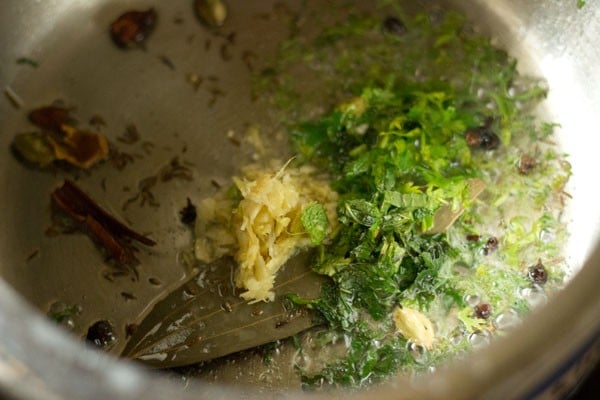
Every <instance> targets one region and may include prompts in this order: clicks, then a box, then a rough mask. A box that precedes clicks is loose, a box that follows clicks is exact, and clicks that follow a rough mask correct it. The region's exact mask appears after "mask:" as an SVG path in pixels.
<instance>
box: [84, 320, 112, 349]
mask: <svg viewBox="0 0 600 400" xmlns="http://www.w3.org/2000/svg"><path fill="white" fill-rule="evenodd" d="M85 339H86V340H87V341H88V342H90V343H91V344H93V345H95V346H97V347H99V348H101V349H105V350H106V349H108V348H110V347H111V346H112V345H113V344H114V343H115V342H116V341H117V338H116V337H115V333H114V328H113V326H112V324H111V323H110V322H108V321H104V320H102V321H97V322H96V323H94V324H93V325H92V326H90V327H89V329H88V332H87V335H86V337H85Z"/></svg>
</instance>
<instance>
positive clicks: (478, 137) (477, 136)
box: [465, 118, 500, 150]
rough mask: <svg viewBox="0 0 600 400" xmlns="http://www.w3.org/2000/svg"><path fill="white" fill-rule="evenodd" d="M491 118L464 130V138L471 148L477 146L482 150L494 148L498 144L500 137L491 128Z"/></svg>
mask: <svg viewBox="0 0 600 400" xmlns="http://www.w3.org/2000/svg"><path fill="white" fill-rule="evenodd" d="M492 122H493V121H492V119H491V118H490V119H488V120H486V121H485V124H484V125H482V126H480V127H477V128H472V129H468V130H467V131H466V132H465V140H466V141H467V144H468V145H469V147H471V148H479V149H483V150H494V149H497V148H498V146H500V138H499V137H498V135H496V134H495V133H494V131H493V130H492V127H491V125H492Z"/></svg>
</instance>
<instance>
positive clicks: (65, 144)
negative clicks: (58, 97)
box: [13, 106, 109, 169]
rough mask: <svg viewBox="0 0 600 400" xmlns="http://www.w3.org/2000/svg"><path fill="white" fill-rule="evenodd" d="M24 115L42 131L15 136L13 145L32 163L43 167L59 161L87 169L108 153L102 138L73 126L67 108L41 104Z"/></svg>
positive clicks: (106, 141) (105, 142)
mask: <svg viewBox="0 0 600 400" xmlns="http://www.w3.org/2000/svg"><path fill="white" fill-rule="evenodd" d="M28 117H29V120H30V121H31V122H32V123H33V124H34V125H35V126H37V127H38V128H40V129H42V132H34V133H24V134H18V135H16V136H15V139H14V140H13V148H14V149H15V150H16V151H17V153H19V154H20V155H21V156H22V157H23V158H24V159H25V160H27V161H29V162H31V163H33V164H36V165H38V166H40V167H46V166H48V165H50V164H51V163H52V162H53V161H57V160H62V161H65V162H67V163H69V164H71V165H73V166H75V167H77V168H83V169H87V168H90V167H92V166H93V165H95V164H96V163H98V162H99V161H101V160H103V159H104V158H105V157H106V156H107V155H108V153H109V145H108V140H106V137H104V136H103V135H102V134H100V133H93V132H87V131H83V130H81V129H79V128H77V127H76V126H75V124H76V121H75V120H74V119H73V118H72V117H71V116H70V114H69V109H67V108H64V107H59V106H47V107H41V108H37V109H35V110H33V111H31V112H30V113H29V115H28Z"/></svg>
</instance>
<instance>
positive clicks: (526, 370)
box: [0, 0, 600, 399]
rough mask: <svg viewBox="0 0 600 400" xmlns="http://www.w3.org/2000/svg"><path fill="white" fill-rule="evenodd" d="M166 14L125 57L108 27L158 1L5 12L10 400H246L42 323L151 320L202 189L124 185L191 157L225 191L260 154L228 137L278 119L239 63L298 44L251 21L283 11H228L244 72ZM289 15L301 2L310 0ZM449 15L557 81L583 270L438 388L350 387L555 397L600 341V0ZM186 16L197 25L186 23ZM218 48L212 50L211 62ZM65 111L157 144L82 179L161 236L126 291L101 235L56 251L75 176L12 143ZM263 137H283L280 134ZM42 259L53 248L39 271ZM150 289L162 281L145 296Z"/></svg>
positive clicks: (555, 100) (573, 248)
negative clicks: (52, 233) (55, 109)
mask: <svg viewBox="0 0 600 400" xmlns="http://www.w3.org/2000/svg"><path fill="white" fill-rule="evenodd" d="M156 3H158V4H159V6H157V7H156V8H157V11H158V13H159V15H160V17H161V19H160V21H159V24H160V25H159V26H160V27H162V28H163V29H157V31H156V32H155V33H154V34H153V37H152V41H151V42H150V44H149V46H148V49H147V51H145V52H144V51H137V52H128V53H125V52H119V51H116V50H115V48H114V46H113V44H112V43H110V41H109V40H108V38H107V33H106V27H107V26H108V24H109V23H110V21H111V19H112V18H114V17H115V15H116V14H118V13H119V12H120V11H122V10H124V9H127V8H130V7H132V6H139V7H146V4H142V3H140V2H136V1H121V2H118V3H117V2H112V1H108V0H107V1H100V0H98V1H85V0H80V1H76V0H47V1H44V2H39V1H33V0H31V1H24V0H4V1H3V2H2V3H1V4H0V30H1V31H2V39H1V40H0V57H1V60H2V62H1V63H0V86H2V87H3V88H4V87H9V88H10V89H11V90H12V91H14V92H15V93H17V94H18V96H19V97H20V98H21V99H22V101H23V107H22V108H21V109H15V108H14V107H12V106H11V105H10V103H9V102H8V101H6V99H3V100H1V101H0V126H1V127H2V130H1V132H0V149H2V151H3V155H2V156H0V186H1V187H3V188H5V193H6V194H5V196H3V201H2V205H3V207H2V208H1V209H0V223H1V225H0V226H1V229H0V271H1V275H2V278H3V280H2V281H0V332H2V335H1V337H0V387H1V389H0V393H5V394H6V395H10V396H14V397H18V398H49V399H54V398H56V399H63V398H64V399H72V398H90V399H95V398H97V399H104V398H123V399H134V398H140V397H141V396H144V397H146V398H151V399H152V398H167V397H173V396H177V397H178V398H190V399H191V398H195V399H197V398H211V399H212V398H234V397H232V396H238V395H239V394H240V393H238V392H237V391H238V390H239V388H235V387H224V386H217V385H206V384H201V383H196V382H189V383H187V384H185V385H182V384H181V382H174V381H173V380H169V379H168V378H166V377H162V376H161V377H158V376H155V375H154V374H152V375H150V374H149V373H148V372H146V371H143V370H140V369H137V368H132V367H131V366H130V365H126V364H124V363H121V362H117V361H115V360H113V359H111V358H109V357H107V356H105V355H104V354H99V353H98V352H95V351H90V350H88V349H86V348H84V347H83V346H82V345H81V343H80V342H79V340H78V339H77V340H73V338H72V337H70V336H68V335H65V334H64V332H62V331H60V330H58V329H56V328H55V327H54V326H53V325H52V324H50V323H48V322H47V321H46V320H45V318H44V317H43V316H42V315H41V313H39V312H38V311H34V310H35V308H39V309H42V310H44V309H47V308H48V306H49V304H48V302H49V299H52V298H57V299H59V298H60V299H61V300H66V301H73V302H84V303H85V305H84V310H85V312H83V313H82V317H81V320H79V321H77V322H78V324H79V325H80V326H82V327H85V326H87V325H89V324H90V323H92V322H93V318H94V315H96V314H97V313H98V312H99V311H105V310H106V307H107V305H112V306H110V307H109V309H110V311H111V315H112V318H114V320H115V321H119V323H120V324H121V325H124V324H126V323H127V321H129V320H134V319H135V318H136V317H137V316H138V315H141V314H142V313H143V312H144V311H145V310H146V309H147V307H149V306H150V305H151V304H152V302H153V301H154V300H155V299H156V297H157V296H158V295H159V294H160V293H161V292H163V291H165V290H168V288H169V285H174V284H176V283H177V282H178V281H180V280H181V279H183V278H184V276H185V269H184V268H183V266H182V265H181V264H180V263H179V262H178V261H177V254H178V252H179V250H182V249H184V248H185V247H186V246H187V243H188V240H189V236H188V235H189V234H188V232H187V231H186V230H185V229H183V228H181V229H179V228H173V226H175V225H174V224H173V221H176V218H177V214H176V212H177V210H178V209H179V208H180V207H181V206H182V205H184V204H185V203H184V202H185V199H186V197H187V196H189V195H190V191H191V190H190V187H189V186H188V185H189V183H188V182H185V181H173V182H168V183H164V184H163V185H164V186H163V187H161V190H160V191H157V193H156V194H157V198H158V200H159V201H160V203H161V207H158V208H150V207H147V206H145V207H139V206H137V205H135V206H132V207H129V208H127V209H126V210H123V209H122V208H121V205H122V204H123V203H124V202H126V201H127V199H128V198H129V197H131V194H132V193H131V192H127V191H124V190H123V188H124V187H130V188H132V189H130V190H134V189H135V187H136V185H137V183H138V182H139V181H140V180H142V179H144V178H145V177H147V176H149V175H150V174H154V173H156V172H158V171H160V169H161V168H162V167H163V166H165V165H166V164H168V163H169V161H170V160H171V159H172V158H173V156H178V157H179V158H180V160H183V161H189V162H191V163H192V166H191V169H192V171H193V175H194V178H195V179H194V181H193V182H194V183H193V184H192V185H193V190H194V191H195V192H197V193H199V192H208V191H211V190H213V189H212V188H211V185H210V180H211V179H216V180H226V179H227V178H228V177H229V176H231V174H232V173H233V172H234V170H235V166H236V165H238V163H242V162H244V161H245V160H250V159H251V157H252V153H251V152H250V151H246V150H244V149H237V148H232V146H231V143H230V141H229V140H228V138H227V132H228V131H230V130H231V131H234V132H236V134H241V133H242V132H243V130H244V129H245V128H244V125H245V124H246V123H248V122H261V121H268V118H269V117H268V113H267V112H266V110H261V109H257V108H256V107H254V106H253V105H252V102H251V100H250V96H249V91H250V83H249V81H248V71H247V67H246V66H245V65H244V63H243V62H242V61H241V59H240V57H241V53H242V52H243V51H244V50H245V49H252V50H253V51H255V52H257V53H260V54H269V52H272V51H273V50H274V48H275V46H276V44H277V41H276V40H274V38H278V37H282V36H283V35H284V34H285V27H284V26H282V24H281V23H277V19H276V18H275V19H271V20H258V19H256V18H251V16H254V15H257V14H260V13H263V12H266V11H269V10H270V9H271V6H272V3H273V2H271V1H264V2H263V1H261V2H258V1H256V2H234V1H231V2H230V3H231V15H230V18H231V20H230V22H231V23H232V25H233V26H235V27H236V32H237V35H236V43H235V46H232V47H231V49H230V50H231V52H232V55H233V60H232V61H231V62H224V61H223V59H222V54H221V53H220V46H222V44H223V43H225V40H226V39H224V38H222V37H215V36H212V35H210V34H209V33H208V31H206V30H205V29H203V28H202V27H201V26H200V25H199V24H198V23H197V21H196V20H195V18H194V17H193V15H192V13H191V6H190V4H188V2H160V3H159V2H156ZM290 3H291V4H292V6H294V5H295V6H298V3H299V2H290ZM313 3H314V2H313ZM423 3H429V2H423ZM450 3H452V4H453V5H454V6H456V7H458V8H461V9H463V10H464V11H465V12H466V13H467V14H468V15H469V16H470V17H471V18H473V20H474V21H476V22H477V23H478V25H480V26H481V27H482V28H483V29H487V30H489V31H490V32H491V33H493V35H494V37H496V38H497V40H498V42H499V43H500V44H501V45H503V46H505V47H506V48H508V49H509V50H510V52H511V53H512V54H514V55H515V56H517V57H518V58H519V60H520V62H521V68H523V69H524V71H526V72H529V73H534V74H537V75H542V76H544V77H545V78H546V79H547V81H548V85H549V87H550V88H551V90H550V95H549V97H548V100H547V102H546V103H545V105H544V108H543V109H542V110H540V113H541V114H543V115H546V116H548V117H549V118H550V119H551V120H553V121H557V122H558V123H560V125H561V128H560V132H559V140H560V141H561V145H562V146H563V147H564V149H565V151H566V152H567V153H568V154H570V161H571V163H572V165H573V172H574V175H573V178H572V180H571V183H570V187H569V191H570V193H572V195H573V199H572V204H571V207H570V214H569V216H568V218H570V219H571V220H572V224H571V232H572V236H571V240H570V242H569V248H568V251H567V254H568V256H569V260H570V261H571V263H572V264H573V265H576V266H579V265H581V266H583V268H581V270H580V271H577V272H576V274H575V276H574V278H573V280H572V282H571V283H570V285H569V286H568V287H567V289H566V290H565V291H564V292H562V293H560V294H559V295H558V296H556V297H555V298H554V299H553V300H552V301H551V302H550V303H549V305H548V306H546V307H545V308H544V309H542V310H540V311H539V312H537V313H535V314H534V315H533V316H531V318H529V319H528V320H526V321H525V323H524V324H523V326H522V327H520V328H519V329H518V330H517V331H516V332H515V333H514V334H512V335H509V336H508V337H506V338H504V339H502V340H499V341H498V342H496V343H494V344H492V346H490V348H489V349H487V350H486V351H485V352H480V353H476V354H474V355H473V356H472V357H470V358H469V359H468V360H467V361H466V362H457V363H456V364H453V365H451V366H450V367H449V368H444V369H442V370H441V371H439V372H437V373H435V374H433V375H431V376H428V377H427V382H418V381H417V382H407V381H405V380H398V381H395V382H392V383H390V384H388V385H384V386H382V387H380V388H376V389H373V390H371V391H370V392H369V393H353V394H352V395H353V396H355V397H356V398H362V397H367V396H369V397H372V396H373V395H375V393H376V395H377V397H378V398H399V397H401V398H419V397H422V398H439V399H444V398H456V399H458V398H474V397H479V398H491V399H495V398H498V399H504V398H515V397H522V396H526V395H528V394H532V393H537V391H539V390H543V387H544V386H545V385H546V384H547V381H548V379H550V378H551V377H554V376H556V374H557V371H559V370H560V369H561V368H562V366H563V365H565V362H568V361H569V360H570V359H571V358H573V355H576V354H578V352H579V351H580V350H581V349H584V348H585V347H586V346H588V345H590V343H594V338H597V337H598V333H599V332H600V295H598V292H597V287H596V286H597V282H599V281H600V268H598V267H599V266H600V250H599V247H598V238H599V237H598V234H599V228H600V208H599V207H597V206H596V203H597V202H598V195H599V194H598V190H597V188H596V187H595V185H593V184H590V182H595V179H594V173H595V171H598V170H599V169H600V165H599V164H600V159H599V158H598V156H597V149H598V147H599V145H600V143H599V141H600V135H597V134H596V130H598V126H600V73H598V72H597V65H599V63H600V47H598V46H596V45H595V42H596V38H597V37H598V35H599V34H600V3H598V2H595V1H588V2H587V3H588V4H587V5H586V6H585V7H583V8H582V9H581V10H579V9H578V8H577V7H576V1H560V0H552V1H548V0H539V1H527V2H523V1H518V0H507V1H494V2H490V1H485V0H473V1H458V0H457V1H451V2H450ZM140 4H141V5H140ZM178 18H181V19H183V23H181V24H175V23H174V22H173V20H174V19H178ZM209 38H210V39H211V43H212V45H211V47H210V48H209V49H208V50H207V49H206V47H207V45H206V43H207V42H206V40H207V39H209ZM261 38H262V39H261ZM22 56H27V57H30V58H32V59H36V60H40V66H39V67H38V68H36V69H33V68H29V67H27V66H23V65H17V64H16V63H15V62H14V60H16V59H17V58H19V57H22ZM161 56H166V57H168V58H169V59H170V60H172V61H173V63H174V66H175V68H174V69H170V68H169V67H168V66H166V65H165V64H164V63H161V62H160V61H159V57H161ZM190 73H198V74H203V75H206V76H209V75H214V76H215V77H216V78H217V79H215V80H213V84H214V85H215V86H213V88H216V89H219V90H222V91H223V92H224V93H225V95H224V96H220V97H219V98H217V100H216V102H215V104H214V106H212V107H211V106H209V103H210V102H211V99H212V97H211V93H210V90H209V88H208V87H203V88H202V90H199V91H198V92H195V91H194V90H193V89H192V88H191V87H190V84H189V82H187V81H186V76H188V74H190ZM56 99H63V100H64V101H66V102H67V104H70V105H73V106H75V107H76V111H75V115H76V116H77V117H78V119H79V120H80V121H81V122H82V123H85V122H86V121H87V120H88V119H89V118H91V117H92V116H93V115H94V114H99V115H102V117H103V118H104V119H105V120H106V122H107V126H106V127H105V128H104V129H103V131H104V132H105V133H106V135H107V136H108V137H109V138H111V139H114V138H116V137H118V136H119V135H121V134H122V133H123V132H124V131H125V128H126V126H127V124H131V123H134V124H135V125H136V126H137V128H138V130H139V131H140V133H141V135H142V138H143V140H147V141H152V143H154V147H152V149H151V151H150V154H146V153H144V149H143V148H141V147H140V146H139V145H137V146H136V145H132V146H131V147H129V148H128V147H127V146H125V145H123V146H121V145H119V147H120V148H122V149H123V150H128V151H130V152H132V153H136V154H139V155H140V156H141V157H140V158H136V161H135V163H134V164H131V165H129V166H127V167H126V168H125V169H124V170H123V171H118V170H116V169H114V168H111V167H110V166H109V165H104V166H102V167H101V169H100V170H95V171H93V172H92V173H91V174H90V175H86V176H84V178H85V179H82V182H83V183H82V186H83V187H84V188H85V189H86V190H89V191H90V192H91V193H92V194H93V195H94V196H95V197H96V198H97V199H98V201H99V202H101V203H102V204H110V205H111V206H112V207H113V208H112V209H111V211H112V212H114V213H115V214H117V215H118V216H119V217H121V218H123V219H126V220H127V221H129V222H131V223H132V224H133V225H134V226H135V227H136V228H137V229H138V230H140V231H144V232H150V233H151V235H152V236H155V237H160V238H161V239H162V241H161V244H160V246H159V247H157V248H156V249H153V250H152V251H142V252H141V254H140V258H141V259H142V261H143V269H142V270H141V271H140V279H139V281H135V282H134V281H130V280H121V281H119V286H118V287H117V288H115V285H114V284H112V283H110V282H107V281H106V280H105V279H103V278H102V276H101V271H102V270H103V268H105V267H104V264H103V262H102V259H101V257H100V256H98V255H97V253H96V252H95V251H90V248H91V246H92V245H91V244H90V243H89V241H88V240H87V238H85V237H82V236H77V235H72V236H66V237H61V240H60V244H57V241H56V240H54V239H53V238H49V237H47V236H46V235H45V234H44V231H45V229H46V228H47V227H48V226H49V224H50V219H49V212H48V210H49V196H48V195H49V193H50V191H51V190H52V189H53V188H54V187H56V186H57V185H58V184H59V183H60V182H61V181H62V178H63V177H64V176H66V174H64V173H61V172H55V173H48V172H43V171H32V170H30V169H26V168H23V166H22V165H21V164H20V163H18V162H17V161H16V160H15V159H14V157H12V156H11V154H10V152H9V150H8V149H9V143H10V141H11V139H12V137H13V135H14V134H15V133H17V132H26V131H28V130H31V126H30V125H29V124H28V122H27V121H26V118H25V115H26V110H28V109H30V108H33V107H36V106H41V105H45V104H48V103H50V102H52V101H54V100H56ZM267 134H268V135H271V137H272V138H273V140H274V141H276V140H277V135H276V132H275V131H273V132H267ZM282 146H284V145H283V144H282ZM232 160H235V163H234V162H232ZM103 181H104V184H103ZM103 186H106V187H107V188H108V190H106V191H105V190H103V189H102V187H103ZM36 250H37V251H39V253H36V255H35V256H34V257H33V258H31V259H28V257H29V255H30V254H33V253H32V252H34V251H36ZM90 254H91V255H92V256H90ZM150 277H155V278H158V279H159V280H160V281H161V282H162V285H161V286H159V287H149V286H148V285H147V282H148V278H150ZM73 282H85V284H82V285H73ZM57 288H62V289H57ZM15 289H16V290H15ZM123 291H128V292H132V293H135V295H136V298H137V300H136V301H129V302H125V301H124V300H123V298H122V296H121V292H123ZM32 306H33V307H32ZM34 307H35V308H34ZM121 328H122V326H121ZM78 334H81V332H79V333H78ZM550 380H551V379H550ZM184 387H185V390H184ZM540 388H541V389H540ZM232 391H233V392H235V393H232ZM374 391H375V393H374ZM244 395H245V396H248V397H261V398H265V397H267V398H268V397H275V396H278V398H296V397H303V394H302V393H301V392H296V391H286V392H284V393H277V394H272V393H271V392H269V391H264V390H258V389H252V390H245V391H244ZM331 396H332V397H346V396H347V394H346V393H343V392H337V393H333V394H331Z"/></svg>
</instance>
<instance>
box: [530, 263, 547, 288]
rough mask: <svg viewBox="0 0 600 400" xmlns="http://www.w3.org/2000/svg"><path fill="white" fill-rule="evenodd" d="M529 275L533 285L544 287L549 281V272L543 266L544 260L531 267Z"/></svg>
mask: <svg viewBox="0 0 600 400" xmlns="http://www.w3.org/2000/svg"><path fill="white" fill-rule="evenodd" d="M527 275H528V276H529V279H530V280H531V281H532V282H533V283H537V284H539V285H543V284H544V283H546V281H547V280H548V271H546V267H544V264H542V260H538V262H537V264H536V265H534V266H532V267H529V269H528V271H527Z"/></svg>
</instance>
